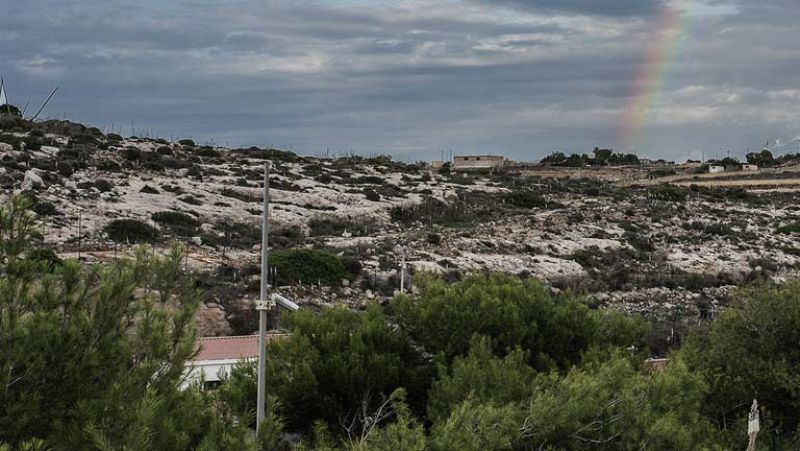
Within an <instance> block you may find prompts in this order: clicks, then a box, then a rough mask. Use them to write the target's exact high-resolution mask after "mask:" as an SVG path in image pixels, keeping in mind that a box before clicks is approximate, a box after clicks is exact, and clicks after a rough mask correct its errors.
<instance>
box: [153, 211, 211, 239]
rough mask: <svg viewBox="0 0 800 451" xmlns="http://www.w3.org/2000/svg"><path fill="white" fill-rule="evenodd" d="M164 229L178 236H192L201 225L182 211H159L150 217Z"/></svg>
mask: <svg viewBox="0 0 800 451" xmlns="http://www.w3.org/2000/svg"><path fill="white" fill-rule="evenodd" d="M150 217H151V218H152V219H153V221H155V222H157V223H158V224H159V225H161V226H162V227H167V228H169V229H170V231H172V233H174V234H176V235H191V234H193V233H195V231H196V230H197V227H198V226H199V225H200V224H199V223H198V221H197V220H196V219H195V218H194V217H192V216H189V215H187V214H186V213H182V212H180V211H159V212H156V213H153V214H152V216H150Z"/></svg>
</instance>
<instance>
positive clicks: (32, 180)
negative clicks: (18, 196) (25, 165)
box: [22, 169, 44, 190]
mask: <svg viewBox="0 0 800 451" xmlns="http://www.w3.org/2000/svg"><path fill="white" fill-rule="evenodd" d="M42 188H44V180H42V177H41V176H40V175H39V174H37V173H36V172H34V171H33V169H29V170H27V171H25V178H24V179H23V180H22V189H23V190H32V189H42Z"/></svg>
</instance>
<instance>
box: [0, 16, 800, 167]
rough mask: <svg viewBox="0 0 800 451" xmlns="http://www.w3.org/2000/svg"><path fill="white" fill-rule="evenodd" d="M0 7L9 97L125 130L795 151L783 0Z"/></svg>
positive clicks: (343, 147) (793, 66)
mask: <svg viewBox="0 0 800 451" xmlns="http://www.w3.org/2000/svg"><path fill="white" fill-rule="evenodd" d="M4 9H5V14H4V15H2V16H0V73H2V75H3V76H4V77H5V79H6V85H7V87H8V95H9V100H10V101H11V102H12V103H15V104H19V105H20V106H23V105H24V104H25V102H26V101H27V100H28V99H30V100H31V104H32V105H33V106H31V107H29V111H31V110H35V109H36V107H38V105H39V104H40V103H41V102H42V101H43V100H44V98H45V97H46V96H47V94H48V93H49V91H50V90H51V89H52V88H53V87H54V86H56V85H59V86H60V87H61V89H60V91H59V93H58V95H57V96H56V98H55V99H54V101H53V102H52V106H51V107H50V108H49V109H48V111H47V113H46V116H48V117H56V116H57V117H64V118H69V119H73V120H78V121H81V122H85V123H89V124H92V125H96V126H98V127H101V128H103V129H106V130H111V128H112V127H114V128H115V130H117V131H120V128H121V129H122V130H121V131H122V132H123V134H126V135H127V134H130V133H131V128H132V127H133V129H134V131H135V133H137V134H139V135H143V134H145V133H150V132H152V134H153V135H158V136H161V137H166V138H170V137H173V138H175V139H179V138H185V137H191V138H193V139H194V140H195V141H197V142H209V143H216V144H220V145H225V144H228V145H230V146H243V145H260V146H266V145H274V146H279V147H285V148H292V149H293V150H295V151H297V152H300V153H303V154H311V155H315V154H316V155H319V154H324V153H325V152H326V149H329V150H330V152H331V154H333V153H336V152H341V151H347V150H354V151H356V152H360V153H364V154H368V153H378V152H379V153H389V154H392V155H394V156H396V157H397V158H399V159H403V160H406V159H409V160H417V159H438V158H439V156H440V150H442V149H453V151H454V153H501V154H505V155H507V156H510V157H513V158H516V159H520V160H535V159H539V158H541V157H542V156H544V155H546V154H547V153H549V152H551V151H553V150H562V151H565V152H573V151H580V152H589V151H590V150H591V149H592V148H593V147H594V146H595V145H598V146H609V147H614V148H617V149H620V148H621V147H630V148H634V149H635V150H636V151H637V152H639V153H640V154H641V155H647V156H651V157H667V158H674V159H685V158H687V157H698V156H699V155H700V152H705V155H706V156H707V157H708V156H713V155H714V154H716V153H719V152H720V149H722V153H723V154H727V152H728V151H730V152H731V154H732V155H743V153H744V151H745V149H747V148H756V147H759V148H760V147H761V146H762V145H763V144H764V142H765V141H767V140H770V141H772V142H775V141H776V140H780V142H781V144H783V147H782V148H781V150H782V151H788V150H789V149H791V150H792V151H797V150H798V144H797V136H798V134H799V133H800V120H799V118H798V113H800V107H799V106H798V102H800V45H798V42H800V5H798V0H704V1H700V0H690V1H685V0H681V1H680V2H673V1H672V0H664V1H659V0H408V1H386V0H340V1H334V0H330V1H306V0H283V1H274V0H137V1H130V0H126V1H118V0H80V1H78V0H25V1H14V2H11V1H8V2H4ZM662 54H663V56H664V57H663V58H661V57H660V56H661V55H662ZM648 55H653V56H650V57H648ZM643 74H644V76H643ZM637 86H644V88H642V89H640V90H637V89H636V87H637ZM642 91H646V92H649V93H650V94H649V96H648V97H647V98H646V99H645V100H644V101H642V100H641V96H637V95H636V94H637V92H642ZM626 111H627V112H628V113H627V114H626ZM626 130H627V131H626ZM630 135H635V136H636V137H637V138H636V139H627V137H628V136H630ZM792 140H795V143H794V144H793V145H790V144H789V143H791V141H792ZM778 153H780V152H778Z"/></svg>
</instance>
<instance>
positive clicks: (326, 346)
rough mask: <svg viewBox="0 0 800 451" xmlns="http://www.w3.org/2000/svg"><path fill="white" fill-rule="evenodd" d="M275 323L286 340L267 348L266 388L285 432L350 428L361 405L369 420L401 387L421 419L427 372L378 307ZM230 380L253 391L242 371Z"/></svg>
mask: <svg viewBox="0 0 800 451" xmlns="http://www.w3.org/2000/svg"><path fill="white" fill-rule="evenodd" d="M282 322H283V324H284V326H285V327H286V328H287V329H288V330H290V331H291V333H292V334H291V337H289V338H287V339H285V340H276V341H273V342H271V343H270V345H269V350H268V354H269V355H270V358H269V360H268V361H267V382H266V386H267V387H268V389H269V391H270V393H272V394H274V395H275V396H276V397H277V398H278V399H279V400H280V403H281V405H282V406H284V409H283V411H284V412H285V418H286V424H287V426H288V428H289V429H290V430H306V431H307V430H310V429H311V428H312V427H313V425H314V423H315V422H316V421H317V420H323V421H324V422H325V423H327V424H328V425H329V426H337V425H339V424H340V421H348V422H349V421H352V419H353V417H352V416H353V415H356V412H357V411H358V409H360V408H361V407H362V405H364V404H366V406H367V408H366V410H367V411H369V412H371V411H372V409H374V408H375V407H376V406H378V405H380V404H381V403H382V401H381V399H382V398H383V399H385V397H388V396H389V395H390V394H391V393H393V392H394V391H395V390H396V389H397V388H400V387H404V388H405V389H406V391H407V392H408V393H409V394H410V395H411V396H410V397H409V402H410V405H411V406H412V408H413V409H414V410H415V411H416V412H417V413H420V412H422V411H424V394H425V393H426V392H427V388H428V384H429V383H430V379H431V373H432V369H431V366H430V365H429V364H428V363H427V362H426V361H425V359H424V358H423V356H422V355H421V354H420V352H419V350H418V349H416V348H415V347H414V346H413V345H412V344H411V343H410V342H409V341H408V340H407V339H405V338H404V337H403V335H402V334H401V333H400V332H399V331H397V330H396V329H395V328H393V327H391V326H390V325H389V324H388V323H387V322H386V317H385V316H384V315H383V313H382V312H381V311H380V308H379V307H378V306H376V305H372V306H370V307H369V308H368V309H367V310H366V311H364V312H354V311H351V310H348V309H346V308H333V309H326V310H324V311H323V312H322V313H320V314H317V313H314V312H311V311H309V310H300V311H298V312H292V313H289V314H286V315H285V316H284V318H283V319H282ZM231 378H232V379H235V380H237V381H238V383H239V384H240V385H242V384H243V385H246V386H247V387H254V385H255V380H254V378H255V374H254V372H253V371H252V370H247V369H246V368H242V367H239V368H237V369H236V370H234V372H233V374H232V375H231ZM242 399H246V401H245V402H252V399H253V397H252V396H247V397H243V398H242ZM348 415H350V416H351V417H350V418H347V416H348Z"/></svg>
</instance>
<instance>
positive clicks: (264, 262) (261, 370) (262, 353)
mask: <svg viewBox="0 0 800 451" xmlns="http://www.w3.org/2000/svg"><path fill="white" fill-rule="evenodd" d="M269 166H270V163H267V164H266V165H265V166H264V212H263V213H262V223H261V297H260V298H259V301H258V302H256V310H258V393H257V395H256V435H258V432H259V431H260V430H261V422H262V421H264V404H265V399H266V396H265V394H266V393H265V391H266V372H267V312H268V311H269V310H271V308H272V305H271V304H272V302H270V301H268V299H269V293H268V290H269V286H268V285H267V278H268V277H269V254H268V252H269V251H268V248H269V169H270V167H269Z"/></svg>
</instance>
